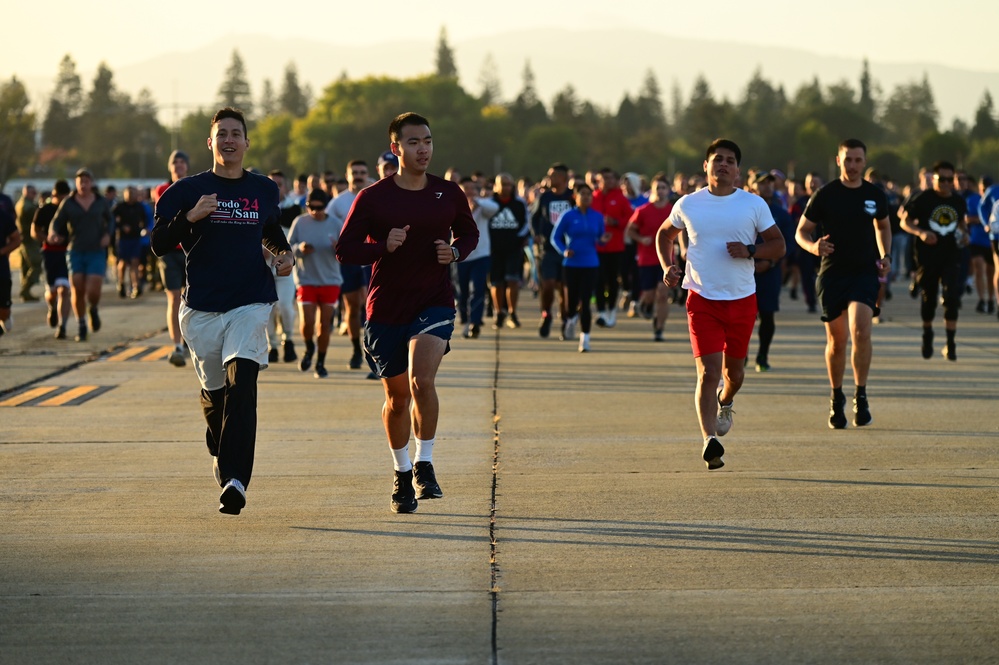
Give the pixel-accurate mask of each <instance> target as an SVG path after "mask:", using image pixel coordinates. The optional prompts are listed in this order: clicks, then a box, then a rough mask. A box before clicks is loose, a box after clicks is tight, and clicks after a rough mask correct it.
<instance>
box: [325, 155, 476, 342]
mask: <svg viewBox="0 0 999 665" xmlns="http://www.w3.org/2000/svg"><path fill="white" fill-rule="evenodd" d="M406 225H409V231H408V232H407V234H406V241H405V242H404V243H403V244H402V245H401V246H400V247H399V248H398V249H396V250H395V251H394V252H389V251H387V250H386V249H385V240H386V238H388V234H389V231H390V230H392V229H395V228H403V227H405V226H406ZM452 237H453V241H452ZM436 240H443V241H444V242H447V243H449V244H451V245H453V246H454V247H457V248H458V252H459V256H460V257H466V256H468V255H469V253H470V252H471V251H472V250H473V249H475V246H476V245H477V244H478V242H479V232H478V229H477V228H476V226H475V221H474V220H473V219H472V213H471V211H470V210H469V207H468V200H467V199H466V198H465V194H464V192H462V190H461V188H460V187H458V185H456V184H455V183H453V182H450V181H448V180H444V179H443V178H439V177H437V176H433V175H430V174H429V173H428V174H427V186H426V187H424V188H423V189H421V190H418V191H411V190H408V189H402V188H401V187H399V186H398V185H397V184H396V183H395V178H385V179H384V180H379V181H378V182H376V183H375V184H374V185H371V186H370V187H368V188H366V189H363V190H361V192H360V193H359V194H358V195H357V198H355V199H354V205H353V206H351V209H350V212H349V213H348V214H347V220H346V222H344V225H343V230H342V231H341V232H340V239H339V241H337V244H336V258H337V260H339V261H340V262H341V263H353V264H358V265H367V264H369V263H370V264H372V266H371V283H370V285H369V286H368V303H367V314H368V320H369V321H372V322H374V323H385V324H394V325H402V324H408V323H411V322H412V321H414V320H415V319H416V317H417V315H419V313H420V312H422V311H423V310H425V309H427V308H428V307H454V290H453V287H452V285H451V272H450V268H449V267H448V266H447V265H441V264H440V263H438V262H437V249H436V245H435V244H434V241H436Z"/></svg>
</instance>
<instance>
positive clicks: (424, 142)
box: [336, 113, 478, 513]
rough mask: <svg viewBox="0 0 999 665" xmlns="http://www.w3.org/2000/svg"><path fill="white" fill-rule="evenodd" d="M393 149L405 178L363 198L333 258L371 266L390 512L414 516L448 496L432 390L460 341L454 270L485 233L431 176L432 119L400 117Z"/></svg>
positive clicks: (461, 199) (371, 346)
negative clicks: (436, 462)
mask: <svg viewBox="0 0 999 665" xmlns="http://www.w3.org/2000/svg"><path fill="white" fill-rule="evenodd" d="M389 141H390V142H391V143H390V147H391V150H392V153H393V154H395V155H396V156H398V158H399V172H398V173H397V174H396V175H394V176H391V177H388V178H384V179H382V180H379V181H378V182H377V183H375V184H374V185H371V186H370V187H368V188H366V189H363V190H361V191H360V192H358V194H357V197H356V199H355V200H354V205H353V207H352V208H351V210H350V214H349V215H348V216H347V222H346V223H345V224H344V227H343V230H342V231H341V232H340V239H339V241H338V242H337V247H336V257H337V259H338V260H339V261H340V262H341V263H353V264H360V265H364V264H368V263H370V264H372V269H371V284H370V288H369V291H368V301H367V320H366V321H365V324H364V352H365V355H366V356H367V359H368V363H369V365H371V366H372V369H373V370H374V371H375V373H376V374H377V375H378V376H379V377H380V378H381V380H382V384H383V386H384V388H385V404H384V405H383V406H382V423H383V425H384V427H385V433H386V435H387V437H388V442H389V447H390V448H391V450H392V456H393V460H394V467H395V485H394V488H393V492H392V500H391V508H392V511H393V512H397V513H412V512H414V511H415V510H416V509H417V505H418V500H419V499H437V498H441V497H443V496H444V493H443V492H442V491H441V488H440V485H439V484H438V483H437V479H436V475H435V473H434V467H433V463H432V460H433V447H434V441H435V439H436V436H437V421H438V417H439V415H440V404H439V402H438V399H437V389H436V387H435V385H434V381H435V379H436V376H437V369H438V367H439V366H440V363H441V359H442V358H443V357H444V354H445V353H447V352H448V350H449V348H450V347H449V344H448V341H449V340H450V339H451V335H452V333H453V332H454V318H455V308H454V289H453V287H452V284H451V271H450V268H449V264H451V263H454V262H455V261H460V260H461V259H463V258H465V257H467V256H468V255H469V254H470V253H471V251H472V250H473V249H475V246H476V244H477V243H478V230H477V228H476V226H475V222H474V221H473V219H472V214H471V211H470V210H469V207H468V201H467V200H466V198H465V194H464V192H462V190H461V188H460V187H459V186H458V185H457V184H455V183H453V182H449V181H446V180H444V179H443V178H439V177H437V176H434V175H430V174H428V173H427V168H428V167H429V166H430V159H431V158H432V157H433V152H434V144H433V139H432V137H431V134H430V123H429V122H428V121H427V119H426V118H424V117H423V116H420V115H417V114H416V113H403V114H402V115H400V116H398V117H396V118H395V119H394V120H392V122H391V124H390V125H389ZM452 236H453V238H454V241H453V243H452V242H451V238H452ZM411 405H412V412H411V411H410V407H411ZM411 430H412V431H413V433H414V434H415V435H416V459H415V465H414V464H413V463H412V462H411V461H410V459H409V433H410V431H411Z"/></svg>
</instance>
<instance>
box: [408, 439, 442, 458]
mask: <svg viewBox="0 0 999 665" xmlns="http://www.w3.org/2000/svg"><path fill="white" fill-rule="evenodd" d="M436 440H437V439H436V437H435V438H433V439H426V440H424V439H417V440H416V459H415V460H413V461H414V462H433V461H434V460H433V457H434V442H435V441H436Z"/></svg>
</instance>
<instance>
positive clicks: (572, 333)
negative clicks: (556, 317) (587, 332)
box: [565, 316, 579, 339]
mask: <svg viewBox="0 0 999 665" xmlns="http://www.w3.org/2000/svg"><path fill="white" fill-rule="evenodd" d="M578 321H579V317H578V316H572V317H569V320H568V321H566V322H565V338H566V339H575V338H576V323H577V322H578Z"/></svg>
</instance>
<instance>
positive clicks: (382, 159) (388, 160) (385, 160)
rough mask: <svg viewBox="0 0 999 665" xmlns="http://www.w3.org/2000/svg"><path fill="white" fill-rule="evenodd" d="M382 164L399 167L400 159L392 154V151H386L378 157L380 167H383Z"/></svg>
mask: <svg viewBox="0 0 999 665" xmlns="http://www.w3.org/2000/svg"><path fill="white" fill-rule="evenodd" d="M382 164H395V165H396V166H398V165H399V158H398V157H396V156H395V155H394V154H392V151H391V150H386V151H385V152H383V153H382V154H381V155H379V156H378V165H379V166H381V165H382Z"/></svg>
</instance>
